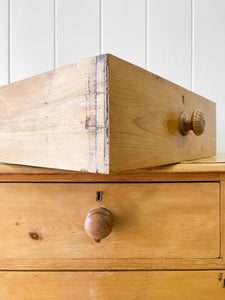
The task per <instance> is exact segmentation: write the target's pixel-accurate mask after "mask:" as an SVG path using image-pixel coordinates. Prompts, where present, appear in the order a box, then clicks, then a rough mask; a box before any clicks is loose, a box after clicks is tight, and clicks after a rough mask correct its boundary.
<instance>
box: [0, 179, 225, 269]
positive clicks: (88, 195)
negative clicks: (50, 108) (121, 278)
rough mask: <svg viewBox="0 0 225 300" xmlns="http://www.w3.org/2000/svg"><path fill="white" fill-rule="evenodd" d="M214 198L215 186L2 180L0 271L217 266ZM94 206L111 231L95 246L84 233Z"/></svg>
mask: <svg viewBox="0 0 225 300" xmlns="http://www.w3.org/2000/svg"><path fill="white" fill-rule="evenodd" d="M97 191H102V192H103V200H102V202H96V192H97ZM219 193H220V192H219V184H218V183H216V182H210V183H137V184H132V183H130V184H125V183H121V184H116V183H111V184H107V183H105V184H104V183H93V184H78V183H75V184H72V183H67V184H66V183H56V184H55V183H52V184H51V183H49V184H48V183H1V184H0V195H1V202H0V219H1V224H2V225H1V228H0V232H1V234H0V244H1V245H2V246H1V252H0V266H1V269H7V268H9V267H10V268H12V269H14V268H15V269H29V268H31V269H39V268H40V269H43V268H45V269H46V268H47V269H55V268H57V269H67V268H68V265H69V266H70V267H69V268H70V269H71V268H75V269H76V268H80V269H87V268H90V269H93V267H95V268H96V265H97V264H99V265H98V267H97V268H98V269H99V268H103V269H107V268H110V266H112V265H113V264H114V265H115V264H116V263H117V267H116V268H127V267H130V268H132V267H134V266H135V265H137V264H138V262H139V268H142V267H143V263H144V262H145V259H152V260H153V261H154V260H155V259H158V261H155V263H156V264H157V263H158V262H159V261H161V264H162V265H164V267H165V268H168V267H169V268H171V264H172V263H173V264H174V265H175V264H176V266H179V262H180V263H181V265H182V263H183V262H182V259H184V260H185V259H186V260H187V261H186V264H188V260H189V262H191V264H192V267H194V268H198V267H199V264H201V263H202V264H205V265H207V259H208V263H209V264H210V262H211V263H212V264H219V263H221V262H219V261H218V259H219V258H220V255H221V252H220V216H219V211H220V199H219ZM97 207H105V208H107V209H108V210H109V211H111V213H112V214H113V229H112V232H111V233H110V235H109V236H108V237H107V238H106V239H103V240H102V241H101V242H100V243H96V242H95V241H94V240H93V239H91V238H90V237H88V236H87V234H86V232H85V230H84V221H85V218H86V215H87V214H88V212H89V211H90V210H92V209H93V208H97ZM1 240H2V241H1ZM118 249H119V251H118ZM128 259H130V262H129V261H127V260H128ZM132 259H134V260H136V261H134V262H132ZM170 259H171V260H172V262H171V261H170ZM176 259H177V261H176ZM83 260H84V261H83ZM87 260H88V261H89V263H88V265H86V261H87ZM114 260H117V262H116V263H115V262H113V261H114ZM65 261H66V263H65V264H64V262H65ZM30 264H31V265H32V266H31V265H30ZM209 264H208V265H209Z"/></svg>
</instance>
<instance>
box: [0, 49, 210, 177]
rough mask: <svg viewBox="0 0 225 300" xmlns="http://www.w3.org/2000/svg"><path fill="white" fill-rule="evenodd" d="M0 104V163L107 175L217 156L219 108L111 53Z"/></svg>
mask: <svg viewBox="0 0 225 300" xmlns="http://www.w3.org/2000/svg"><path fill="white" fill-rule="evenodd" d="M18 103H20V105H18ZM0 104H1V105H0V120H1V132H0V136H1V143H0V161H1V162H7V163H15V164H24V165H31V166H41V167H48V168H59V169H68V170H77V171H87V172H94V173H104V174H108V173H112V172H113V173H116V172H120V171H123V170H134V169H137V168H144V167H154V166H159V165H165V164H171V163H175V162H180V161H183V160H187V159H189V160H190V159H196V158H202V157H207V156H212V155H215V154H216V105H215V103H213V102H211V101H209V100H207V99H205V98H203V97H201V96H199V95H197V94H195V93H193V92H191V91H188V90H186V89H184V88H182V87H180V86H178V85H176V84H174V83H172V82H169V81H167V80H165V79H163V78H160V77H159V76H156V75H155V74H152V73H150V72H148V71H146V70H144V69H141V68H140V67H137V66H135V65H133V64H130V63H128V62H126V61H124V60H121V59H119V58H117V57H115V56H112V55H109V54H104V55H100V56H97V57H93V58H90V59H87V60H85V61H81V62H79V63H75V64H72V65H69V66H65V67H62V68H59V69H57V70H53V71H50V72H46V73H44V74H40V75H37V76H34V77H31V78H28V79H25V80H21V81H18V82H14V83H12V84H10V85H7V86H4V87H0ZM182 113H184V114H185V115H187V116H189V117H188V118H187V119H189V120H190V122H184V123H185V124H186V125H185V126H184V127H185V128H186V129H187V130H188V129H191V128H193V131H192V130H190V132H189V133H188V134H187V135H185V136H184V135H183V134H184V133H186V132H183V131H182V126H181V124H184V123H183V122H182V120H184V119H185V118H184V119H183V118H182V117H181V116H182V115H183V114H182ZM202 114H203V116H204V118H201V116H202ZM192 116H193V117H192ZM197 116H198V117H197ZM191 117H192V118H191ZM203 119H204V120H205V122H204V121H203ZM197 120H198V121H197ZM203 124H205V126H204V125H203ZM194 129H195V130H194ZM196 129H198V130H196ZM199 129H202V130H203V129H204V132H202V131H200V132H199ZM196 131H197V132H196ZM194 132H195V134H194ZM201 132H202V134H201ZM199 134H200V135H199ZM15 149H16V151H15Z"/></svg>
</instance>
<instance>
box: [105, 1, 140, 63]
mask: <svg viewBox="0 0 225 300" xmlns="http://www.w3.org/2000/svg"><path fill="white" fill-rule="evenodd" d="M102 53H111V54H114V55H116V56H119V57H120V58H123V59H125V60H128V61H130V62H132V63H134V64H137V65H139V66H141V67H145V66H146V1H145V0H102Z"/></svg>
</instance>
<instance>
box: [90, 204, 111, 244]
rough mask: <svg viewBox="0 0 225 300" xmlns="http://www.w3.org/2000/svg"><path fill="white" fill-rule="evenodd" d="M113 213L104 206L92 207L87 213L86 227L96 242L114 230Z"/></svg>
mask: <svg viewBox="0 0 225 300" xmlns="http://www.w3.org/2000/svg"><path fill="white" fill-rule="evenodd" d="M112 221H113V215H112V213H111V212H110V211H109V210H107V209H106V208H104V207H99V208H95V209H92V210H91V211H89V213H88V214H87V217H86V220H85V223H84V228H85V231H86V233H87V235H89V236H90V237H91V238H93V239H95V241H96V242H100V240H101V239H104V238H105V237H107V236H108V235H109V234H110V232H111V231H112Z"/></svg>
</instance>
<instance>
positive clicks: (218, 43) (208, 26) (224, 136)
mask: <svg viewBox="0 0 225 300" xmlns="http://www.w3.org/2000/svg"><path fill="white" fill-rule="evenodd" d="M224 87H225V1H224V0H214V1H212V0H197V1H195V5H194V90H195V91H196V92H197V93H199V94H201V95H203V96H205V97H208V98H209V99H211V100H213V101H215V102H216V103H217V151H218V152H225V117H224V116H225V94H224Z"/></svg>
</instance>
